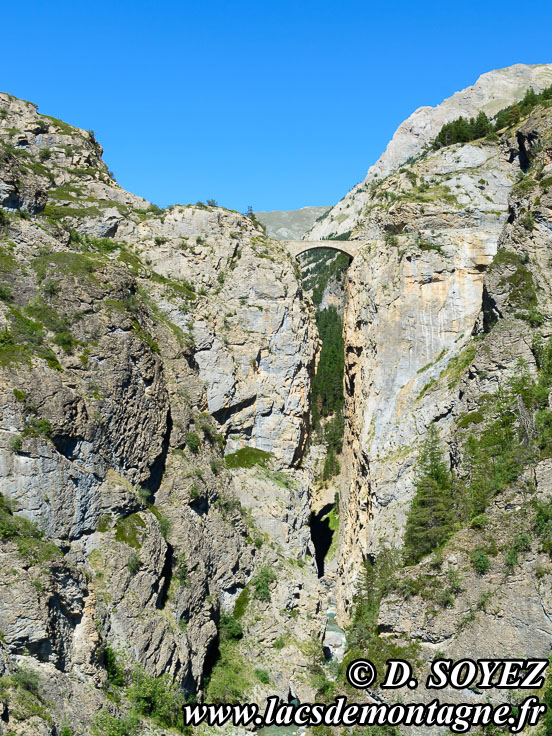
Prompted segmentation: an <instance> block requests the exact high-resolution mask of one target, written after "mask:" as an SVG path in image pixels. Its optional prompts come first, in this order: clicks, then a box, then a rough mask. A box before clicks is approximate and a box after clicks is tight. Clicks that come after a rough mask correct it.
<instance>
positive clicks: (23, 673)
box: [13, 667, 40, 695]
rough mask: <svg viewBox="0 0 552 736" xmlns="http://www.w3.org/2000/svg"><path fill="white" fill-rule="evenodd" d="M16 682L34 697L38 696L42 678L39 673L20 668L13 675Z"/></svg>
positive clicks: (27, 668)
mask: <svg viewBox="0 0 552 736" xmlns="http://www.w3.org/2000/svg"><path fill="white" fill-rule="evenodd" d="M13 679H14V682H15V683H16V685H17V686H18V687H20V688H23V690H27V691H28V692H30V693H32V694H33V695H38V688H39V685H40V678H39V676H38V673H37V672H35V671H34V670H32V669H30V668H29V667H18V668H17V669H16V671H15V674H14V675H13Z"/></svg>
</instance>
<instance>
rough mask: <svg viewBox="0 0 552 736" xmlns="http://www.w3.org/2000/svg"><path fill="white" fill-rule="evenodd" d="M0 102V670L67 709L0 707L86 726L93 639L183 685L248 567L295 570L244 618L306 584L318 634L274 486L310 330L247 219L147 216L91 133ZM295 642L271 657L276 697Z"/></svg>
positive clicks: (305, 551)
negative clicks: (29, 672) (231, 463)
mask: <svg viewBox="0 0 552 736" xmlns="http://www.w3.org/2000/svg"><path fill="white" fill-rule="evenodd" d="M0 110H2V113H1V114H0V181H1V182H2V183H1V186H0V193H1V196H2V205H3V207H2V208H0V280H1V289H0V329H1V340H0V342H1V345H0V369H1V370H0V373H1V377H0V406H1V408H2V413H1V416H2V421H1V427H0V494H2V495H1V497H0V499H2V503H0V522H1V523H3V524H4V523H5V524H6V525H7V528H8V530H9V533H8V537H9V540H12V541H9V540H8V541H7V542H6V541H2V543H1V547H2V549H1V550H0V554H1V555H2V556H3V558H4V559H5V561H6V565H5V566H3V571H4V572H5V574H6V575H7V576H8V577H7V578H6V579H4V577H5V576H4V573H3V576H2V581H1V583H2V588H1V589H2V594H1V596H0V601H1V602H0V631H1V632H2V636H0V646H1V648H2V657H3V656H4V654H3V653H4V651H6V652H7V653H8V658H7V661H6V664H5V665H4V664H2V665H1V666H2V667H3V668H4V669H6V672H7V673H8V674H9V673H10V672H16V671H17V667H20V666H23V667H28V666H29V667H31V668H38V670H37V671H38V673H39V676H40V678H42V679H47V678H48V677H50V681H51V683H52V689H53V690H56V688H57V689H58V690H59V689H60V688H62V687H65V688H66V689H67V691H68V692H70V691H73V690H74V691H75V692H74V698H75V702H84V703H85V705H83V707H82V709H81V711H74V710H72V709H70V708H68V706H67V703H66V701H65V700H64V699H63V698H58V699H56V700H55V706H52V707H53V708H54V712H52V713H51V714H50V716H49V718H50V721H48V719H46V720H44V719H43V718H42V716H37V718H36V719H35V720H36V724H35V721H33V722H32V724H31V721H30V720H29V718H30V716H28V714H27V715H25V713H23V714H22V715H21V718H16V717H15V716H13V711H10V713H12V715H10V714H9V713H8V715H7V716H6V718H7V721H6V718H4V722H8V723H9V726H10V728H11V727H12V726H13V728H15V729H17V728H19V726H18V725H17V724H18V723H19V721H23V722H24V723H26V726H25V727H26V728H28V729H32V728H35V725H36V729H37V730H36V733H51V732H52V733H53V731H52V728H57V729H58V730H59V728H60V725H59V724H60V723H61V722H62V721H63V720H66V719H68V720H69V722H70V723H72V724H73V726H74V728H76V729H77V730H82V729H85V730H86V729H87V728H89V724H90V722H91V720H93V718H94V713H95V712H96V711H98V710H99V709H100V708H104V709H105V708H106V707H107V708H108V710H110V711H111V712H114V709H113V708H112V707H111V706H109V705H108V704H106V699H105V696H102V695H101V693H100V691H97V690H96V689H95V688H96V687H97V686H99V685H101V684H102V683H103V682H105V679H106V672H105V668H104V665H105V657H106V655H105V651H106V647H109V648H110V649H111V650H112V651H117V652H119V653H121V652H122V653H123V654H124V657H125V660H124V661H125V663H126V666H127V667H129V668H130V667H132V666H133V664H136V663H137V664H139V665H140V666H141V667H143V668H144V669H145V671H146V672H147V673H149V675H150V676H154V677H158V676H161V675H168V676H169V677H170V679H172V680H174V681H175V682H176V683H177V685H179V686H182V687H183V688H184V689H185V690H186V691H187V692H198V691H201V688H202V686H203V681H204V677H205V675H206V673H207V672H208V668H209V667H210V666H211V665H210V664H209V660H208V657H209V655H210V654H213V653H214V651H215V649H216V642H217V637H218V633H217V624H218V622H219V620H220V617H221V615H222V613H223V612H226V613H227V614H229V613H231V612H232V610H233V607H234V604H235V601H236V599H237V598H238V596H239V594H240V592H241V591H243V588H244V586H246V584H247V582H248V580H250V578H251V577H252V575H253V574H254V572H255V570H256V569H258V568H259V567H260V566H262V565H263V564H265V565H268V564H274V565H276V564H278V565H280V564H281V565H289V564H291V563H290V562H289V560H292V561H294V564H296V571H297V572H296V575H295V577H294V578H292V576H286V577H285V578H283V579H282V580H279V581H278V583H277V584H274V585H273V586H272V587H273V590H274V596H275V599H277V601H278V605H279V608H278V611H280V612H283V611H286V612H287V613H285V614H284V613H280V614H277V615H275V614H274V613H272V612H270V611H269V610H268V609H267V610H266V611H261V612H260V613H259V612H257V613H256V614H255V619H254V620H253V619H252V621H251V626H258V625H259V621H260V620H261V619H262V616H263V615H267V616H270V617H271V621H272V623H273V625H274V631H276V629H277V628H278V626H279V625H280V624H281V622H280V619H279V618H278V616H279V615H281V616H285V617H287V618H290V621H291V619H292V617H293V616H294V615H295V614H293V607H294V606H295V603H294V601H295V600H296V598H295V596H294V593H293V591H294V590H296V589H300V590H301V589H302V588H303V586H306V589H308V594H307V595H306V598H305V605H304V606H303V608H304V610H305V615H306V613H307V612H308V615H309V618H308V624H307V623H306V621H307V619H305V621H304V625H302V627H303V628H302V631H307V632H312V633H313V635H318V636H319V635H320V633H321V629H322V624H321V621H320V617H319V614H318V609H319V604H318V598H317V595H318V592H317V582H316V575H315V572H314V566H313V564H312V562H311V554H312V549H311V547H310V540H309V532H308V491H307V485H308V481H307V480H306V479H303V480H302V481H301V483H299V484H297V485H295V484H293V485H290V486H289V487H288V485H284V488H280V486H279V485H278V483H280V481H279V476H278V473H279V472H281V471H280V470H279V469H280V468H285V467H287V466H289V465H291V464H296V463H298V462H299V461H300V459H301V455H302V453H303V448H304V444H305V441H306V425H307V422H306V417H307V415H308V411H309V387H310V376H311V373H312V370H313V365H314V361H315V357H316V352H317V350H318V340H317V336H316V328H315V326H314V324H313V320H312V315H311V307H310V305H309V304H308V302H307V301H305V300H304V298H303V294H302V289H301V284H300V281H299V278H298V270H297V267H296V265H295V264H294V263H293V262H292V261H291V259H290V257H289V255H288V254H287V253H286V252H285V251H284V250H283V249H282V248H281V246H279V245H278V243H277V242H275V241H271V240H269V239H267V238H266V237H265V236H264V234H263V232H262V230H261V228H260V227H258V226H257V225H256V224H255V223H254V222H252V220H250V219H249V218H246V217H244V216H242V215H239V214H237V213H234V212H230V211H228V210H222V209H218V208H215V207H209V208H207V207H199V206H194V207H174V208H171V209H169V210H159V208H156V207H154V206H152V205H150V204H149V203H148V202H146V201H145V200H143V199H141V198H139V197H135V196H134V195H132V194H129V193H127V192H125V191H124V190H122V189H121V188H120V187H118V186H117V184H116V183H115V182H114V181H113V179H112V177H111V175H110V173H109V172H108V170H107V168H106V166H105V164H104V163H103V161H102V159H101V147H100V146H99V144H98V143H97V142H96V141H95V139H94V137H93V135H92V134H90V133H87V132H84V131H80V130H78V129H75V128H72V127H70V126H68V125H66V124H65V123H62V122H61V121H58V120H55V119H51V118H47V117H45V116H41V115H38V114H37V112H36V109H35V107H34V106H33V105H31V104H30V103H25V102H22V101H19V100H16V99H15V98H11V97H9V96H8V95H0ZM247 446H249V447H253V448H259V449H260V450H264V451H265V452H266V453H267V457H268V458H270V466H271V468H272V470H270V472H271V473H275V474H276V475H275V476H274V477H272V476H271V477H270V478H268V479H267V480H266V488H264V487H263V491H264V494H265V497H263V498H261V497H260V496H259V495H258V494H257V493H256V492H255V490H254V480H247V478H246V477H242V476H241V475H240V473H236V477H235V478H234V477H233V474H232V473H231V472H230V471H229V470H227V469H226V466H225V462H224V455H223V453H224V451H225V452H226V454H230V453H232V452H234V451H235V450H238V449H240V448H245V449H247ZM275 479H276V480H275ZM271 484H273V486H275V485H278V489H279V490H278V491H277V492H276V490H275V487H273V486H271ZM278 494H280V497H279V500H278V502H277V503H273V505H272V506H271V507H268V508H266V506H267V504H266V498H272V499H275V498H276V497H277V496H278ZM241 497H243V501H244V504H243V506H242V504H241V503H240V498H241ZM260 506H262V507H263V508H262V509H260V508H259V507H260ZM29 522H32V524H36V527H35V526H33V525H32V524H31V523H29ZM37 528H38V529H40V530H41V531H42V532H43V533H44V534H45V535H46V537H45V538H44V539H41V538H40V535H39V533H38V531H37ZM259 528H260V529H262V532H261V533H259ZM282 537H283V540H284V543H283V545H282V547H281V548H278V549H279V552H278V555H277V557H275V553H274V550H275V549H276V548H277V545H278V544H279V543H280V541H281V539H282ZM47 539H53V540H55V541H56V544H57V547H56V546H55V545H53V544H52V543H51V542H49V541H47ZM254 540H255V541H254ZM8 591H9V593H8ZM17 601H26V602H27V617H26V618H21V617H20V616H19V615H18V613H17V610H18V609H17V605H16V604H17ZM275 605H276V604H275ZM259 617H260V618H259ZM291 623H292V624H293V626H292V627H291V628H295V627H297V626H298V624H297V623H295V619H294V618H293V621H291ZM291 628H290V631H291ZM276 636H277V634H276V633H275V634H274V638H275V637H276ZM301 636H303V634H301V632H299V631H297V635H294V640H293V642H291V641H290V644H289V646H288V647H287V649H286V651H285V652H283V653H282V654H280V653H278V654H277V655H276V656H275V657H273V658H272V663H271V674H272V675H273V677H274V679H275V680H277V681H278V682H279V688H280V690H281V693H282V696H284V695H287V689H288V687H289V678H290V677H292V676H293V671H294V667H296V669H297V671H298V672H300V671H301V668H304V666H305V660H304V656H303V655H302V654H301V650H300V647H299V646H298V645H297V644H296V643H295V641H299V640H300V639H301ZM251 637H252V638H249V639H248V633H247V631H245V634H244V640H243V642H244V643H243V645H244V646H252V645H253V644H254V641H255V639H254V638H253V635H251ZM248 642H249V644H248ZM250 659H251V658H250ZM1 661H2V663H3V662H4V659H2V660H1ZM291 663H293V667H292V666H291ZM250 666H251V665H250ZM51 668H54V669H55V675H51ZM10 677H11V675H9V677H8V680H6V682H5V683H4V682H3V683H0V686H1V687H0V692H1V693H2V698H4V693H5V692H7V693H8V695H7V696H6V697H7V698H8V700H7V702H8V705H9V704H10V703H11V704H12V705H13V703H14V702H15V701H16V700H17V698H18V692H19V691H18V690H17V687H18V686H17V682H16V681H13V682H12V680H11V679H9V678H10ZM42 679H41V682H42ZM79 683H80V684H79ZM252 686H253V685H252ZM46 689H47V688H46ZM89 691H90V692H89ZM305 692H306V693H307V694H308V691H305ZM90 693H92V694H90ZM259 697H262V694H260V695H259ZM4 700H5V698H4ZM4 700H2V702H4ZM41 702H42V701H41ZM115 714H116V710H115ZM52 719H53V720H52ZM47 723H55V724H57V725H56V726H52V727H50V726H48V725H47ZM48 728H49V729H50V730H48ZM41 729H42V730H41ZM44 729H46V730H44ZM17 732H18V731H17ZM56 733H57V731H56ZM151 733H156V730H155V728H153V727H152V729H151Z"/></svg>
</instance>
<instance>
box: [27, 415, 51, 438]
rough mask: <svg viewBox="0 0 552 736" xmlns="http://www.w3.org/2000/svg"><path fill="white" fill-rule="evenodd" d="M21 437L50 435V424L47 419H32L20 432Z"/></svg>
mask: <svg viewBox="0 0 552 736" xmlns="http://www.w3.org/2000/svg"><path fill="white" fill-rule="evenodd" d="M22 436H23V437H51V436H52V425H51V424H50V422H49V421H48V420H47V419H36V418H35V419H32V420H31V421H30V422H29V423H28V424H27V425H26V427H25V429H24V430H23V433H22Z"/></svg>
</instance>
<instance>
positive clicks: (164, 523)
mask: <svg viewBox="0 0 552 736" xmlns="http://www.w3.org/2000/svg"><path fill="white" fill-rule="evenodd" d="M157 521H158V523H159V531H160V532H161V536H162V537H163V539H167V537H168V536H169V534H170V531H171V527H172V523H171V521H170V519H167V517H166V516H160V517H159V518H158V520H157Z"/></svg>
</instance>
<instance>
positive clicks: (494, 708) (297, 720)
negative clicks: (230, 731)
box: [184, 696, 546, 733]
mask: <svg viewBox="0 0 552 736" xmlns="http://www.w3.org/2000/svg"><path fill="white" fill-rule="evenodd" d="M545 711H546V706H545V705H542V704H541V703H540V702H539V700H538V698H537V697H535V696H530V697H527V698H526V699H525V700H524V701H523V702H522V703H518V704H517V705H516V706H515V708H514V707H513V706H512V705H510V704H509V703H502V704H500V705H491V704H489V703H485V704H470V703H459V704H451V703H440V702H439V700H437V699H435V700H432V701H431V702H430V703H409V704H403V703H395V704H386V703H375V704H357V703H349V702H348V701H347V698H346V697H338V698H336V699H335V700H334V701H333V702H332V703H302V704H301V705H297V706H294V705H290V704H287V703H282V702H281V701H280V699H279V698H278V697H270V698H268V700H267V703H266V707H265V709H264V711H261V709H260V708H259V706H258V705H256V704H255V703H245V704H234V705H230V704H224V703H223V704H218V705H214V704H194V705H186V706H184V721H185V724H186V725H188V726H199V725H201V724H207V725H209V726H223V725H224V724H226V723H232V724H233V725H234V726H250V725H254V726H256V727H258V728H261V727H263V726H272V725H276V726H321V725H324V726H385V725H391V726H395V725H406V726H445V727H448V728H449V729H450V730H451V731H452V732H453V733H466V732H468V731H469V730H470V729H471V728H473V727H475V726H488V725H494V726H507V727H508V730H509V731H510V732H511V733H519V732H520V731H521V730H522V729H523V728H524V727H525V726H530V725H531V726H533V725H535V724H536V723H537V722H538V720H539V718H540V717H541V716H542V714H543V713H544V712H545Z"/></svg>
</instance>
